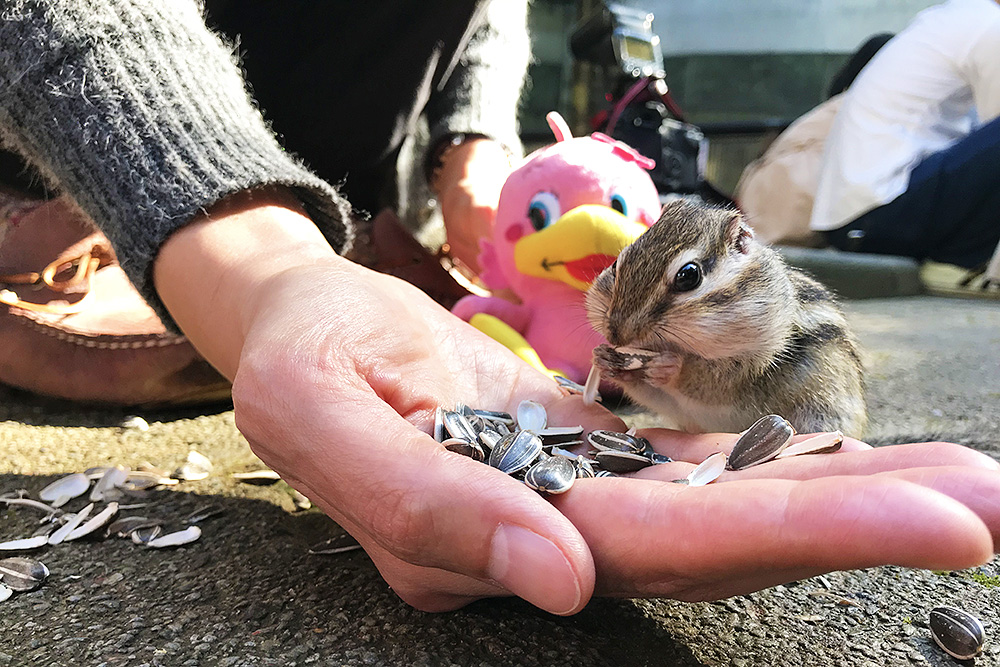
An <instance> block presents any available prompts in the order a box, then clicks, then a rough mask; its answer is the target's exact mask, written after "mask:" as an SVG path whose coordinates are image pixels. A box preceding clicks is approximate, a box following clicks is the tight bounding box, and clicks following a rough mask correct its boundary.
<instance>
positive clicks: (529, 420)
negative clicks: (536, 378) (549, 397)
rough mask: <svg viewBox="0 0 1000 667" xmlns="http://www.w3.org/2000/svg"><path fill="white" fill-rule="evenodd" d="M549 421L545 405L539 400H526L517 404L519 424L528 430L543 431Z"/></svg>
mask: <svg viewBox="0 0 1000 667" xmlns="http://www.w3.org/2000/svg"><path fill="white" fill-rule="evenodd" d="M548 423H549V416H548V413H546V411H545V406H544V405H542V404H541V403H539V402H538V401H531V400H525V401H521V402H520V403H518V405H517V425H518V426H519V427H520V428H522V429H524V430H526V431H535V432H536V433H537V432H538V431H541V430H542V429H544V428H545V427H546V426H548Z"/></svg>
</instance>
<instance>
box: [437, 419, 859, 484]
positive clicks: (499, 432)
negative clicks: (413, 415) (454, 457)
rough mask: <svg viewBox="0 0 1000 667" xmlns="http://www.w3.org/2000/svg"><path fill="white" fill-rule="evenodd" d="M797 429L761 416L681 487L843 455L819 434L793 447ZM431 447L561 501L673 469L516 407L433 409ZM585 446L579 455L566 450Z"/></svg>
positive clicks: (634, 449) (629, 444)
mask: <svg viewBox="0 0 1000 667" xmlns="http://www.w3.org/2000/svg"><path fill="white" fill-rule="evenodd" d="M794 434H795V431H794V429H793V428H792V426H791V424H789V423H788V421H787V420H785V419H784V418H782V417H781V416H779V415H766V416H764V417H761V418H760V419H759V420H758V421H757V422H755V423H754V424H753V426H751V427H750V428H749V429H747V430H746V431H745V432H744V433H743V434H742V435H741V436H740V439H739V440H738V441H737V443H736V445H735V446H734V447H733V450H732V452H731V454H730V455H729V456H728V457H727V456H726V454H725V453H723V452H717V453H715V454H712V455H711V456H709V457H708V458H707V459H705V460H704V461H703V462H702V463H701V464H699V465H698V466H696V467H695V469H694V470H692V471H691V473H690V474H689V475H688V476H687V477H686V478H684V479H678V480H674V481H675V482H676V483H679V484H686V485H688V486H703V485H705V484H709V483H711V482H713V481H715V480H716V479H717V478H718V477H719V476H720V475H721V474H722V473H723V472H724V471H725V470H743V469H745V468H749V467H750V466H754V465H758V464H761V463H765V462H767V461H771V460H774V459H781V458H786V457H789V456H797V455H801V454H819V453H830V452H835V451H837V450H838V449H840V446H841V444H842V443H843V440H844V437H843V434H841V433H840V432H831V433H822V434H819V435H816V436H814V437H812V438H808V439H806V440H803V441H801V442H799V443H796V444H794V445H792V444H791V442H792V436H793V435H794ZM434 439H435V440H437V441H438V442H440V443H441V444H442V445H444V447H445V448H446V449H448V450H449V451H452V452H455V453H457V454H462V455H464V456H468V457H470V458H472V459H475V460H476V461H481V462H483V463H487V464H489V465H490V466H492V467H494V468H497V469H499V470H501V471H503V472H505V473H507V474H509V475H512V476H513V477H515V478H516V479H520V480H522V481H523V482H524V483H525V484H526V485H528V486H529V487H531V488H532V489H534V490H536V491H538V492H539V493H543V494H557V493H565V492H566V491H568V490H569V489H570V488H571V487H572V486H573V481H574V480H576V479H579V478H582V477H613V476H615V475H620V474H627V473H632V472H637V471H639V470H642V469H643V468H646V467H649V466H652V465H657V464H662V463H670V462H671V461H672V459H670V457H667V456H664V455H662V454H659V453H657V452H656V451H655V450H654V449H653V447H652V445H651V444H650V442H649V441H648V440H647V439H646V438H644V437H642V436H640V435H638V434H636V432H635V430H634V429H630V430H629V431H627V432H625V433H619V432H617V431H608V430H603V429H598V430H594V431H590V432H589V433H584V428H583V427H582V426H550V425H549V424H548V416H547V414H546V411H545V407H544V406H542V405H541V404H540V403H537V402H535V401H531V400H525V401H521V403H520V404H519V405H518V407H517V415H516V418H515V416H513V415H511V414H509V413H507V412H494V411H490V410H479V409H475V408H471V407H469V406H468V405H465V404H461V403H460V404H458V405H457V406H455V409H453V410H447V409H443V408H438V410H437V412H436V416H435V423H434ZM585 444H586V445H589V446H590V450H589V451H588V452H587V453H586V455H584V454H577V453H574V452H572V451H570V450H569V449H568V448H569V447H575V446H579V445H585Z"/></svg>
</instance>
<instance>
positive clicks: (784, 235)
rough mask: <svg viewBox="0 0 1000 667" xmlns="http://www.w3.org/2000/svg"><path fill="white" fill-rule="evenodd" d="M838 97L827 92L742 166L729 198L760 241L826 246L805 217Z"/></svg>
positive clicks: (809, 210) (838, 101)
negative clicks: (738, 208)
mask: <svg viewBox="0 0 1000 667" xmlns="http://www.w3.org/2000/svg"><path fill="white" fill-rule="evenodd" d="M841 97H842V96H841V95H837V96H835V97H831V98H830V99H829V100H827V101H826V102H824V103H822V104H820V105H819V106H817V107H816V108H814V109H813V110H812V111H810V112H808V113H807V114H805V115H804V116H802V117H801V118H799V119H797V120H796V121H795V122H794V123H792V124H791V125H789V126H788V128H787V129H786V130H785V131H784V132H782V133H781V134H780V135H779V136H778V138H777V139H775V140H774V142H773V143H772V144H771V145H770V146H769V147H768V148H767V150H766V151H765V152H764V155H762V156H761V157H759V158H758V159H756V160H754V161H753V162H751V163H750V164H748V165H747V167H746V168H745V169H744V170H743V174H742V176H740V181H739V183H738V184H737V185H736V193H735V195H734V198H735V200H736V203H737V204H738V205H739V207H740V208H741V209H742V210H743V213H744V215H746V218H747V221H748V222H749V223H750V226H752V227H753V229H754V231H755V232H756V233H757V236H758V238H760V239H761V240H762V241H764V242H766V243H778V244H786V245H800V246H812V247H821V246H824V245H826V244H825V242H824V239H823V237H822V235H821V234H819V233H818V232H815V231H813V230H811V229H809V218H810V217H811V216H812V207H813V198H814V197H815V195H816V187H817V184H818V183H819V172H820V166H821V164H822V161H823V146H824V144H825V143H826V137H827V135H828V134H829V133H830V128H831V126H832V125H833V119H834V117H835V116H836V115H837V110H838V109H839V108H840V102H841Z"/></svg>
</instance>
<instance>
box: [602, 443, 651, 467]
mask: <svg viewBox="0 0 1000 667" xmlns="http://www.w3.org/2000/svg"><path fill="white" fill-rule="evenodd" d="M594 458H596V459H597V463H598V465H600V466H601V468H603V469H604V470H607V471H610V472H616V473H627V472H636V471H637V470H642V469H643V468H648V467H649V466H651V465H653V462H652V461H650V460H649V458H648V457H646V456H643V455H642V454H635V453H633V452H620V451H616V450H613V449H608V450H603V451H599V452H597V454H596V455H595V456H594Z"/></svg>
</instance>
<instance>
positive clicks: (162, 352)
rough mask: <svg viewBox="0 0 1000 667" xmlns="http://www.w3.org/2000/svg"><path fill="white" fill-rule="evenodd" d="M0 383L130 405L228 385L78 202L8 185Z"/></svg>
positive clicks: (0, 242) (2, 241) (0, 226)
mask: <svg viewBox="0 0 1000 667" xmlns="http://www.w3.org/2000/svg"><path fill="white" fill-rule="evenodd" d="M0 382H3V383H6V384H9V385H12V386H15V387H19V388H22V389H27V390H29V391H33V392H36V393H39V394H44V395H47V396H55V397H58V398H66V399H71V400H77V401H86V402H95V403H110V404H116V405H129V406H140V405H141V406H147V405H167V404H170V405H178V404H191V403H202V402H206V403H207V402H215V401H220V400H226V399H227V398H228V397H229V392H230V385H229V383H228V382H227V381H226V380H225V378H223V377H222V376H221V375H219V374H218V373H217V372H216V371H215V370H214V369H213V368H212V367H211V366H210V365H209V364H208V362H206V361H205V360H204V359H202V358H201V357H200V356H199V355H198V353H197V352H195V350H194V348H193V347H192V346H191V344H190V343H188V341H187V339H186V338H184V337H183V336H179V335H176V334H172V333H169V332H167V330H166V327H164V325H163V322H161V321H160V319H159V318H158V317H157V315H156V313H155V312H153V310H152V308H150V307H149V305H148V304H146V302H145V301H144V300H143V299H142V297H141V296H139V293H138V292H136V290H135V288H134V287H133V286H132V284H131V283H130V282H129V280H128V278H127V277H126V276H125V273H124V272H123V271H122V269H121V267H120V266H119V265H118V261H117V259H116V258H115V254H114V251H113V250H112V248H111V244H110V243H109V242H108V239H107V238H106V237H105V236H104V235H103V234H102V233H101V232H100V231H99V230H98V229H97V228H96V227H95V226H94V224H93V223H92V222H91V221H90V220H89V219H88V218H87V217H86V216H85V215H84V214H83V213H82V212H80V211H79V209H78V208H76V207H75V206H74V205H73V204H72V203H71V202H69V201H68V200H66V199H63V198H59V199H53V200H49V201H41V200H29V199H24V198H22V197H18V196H16V195H13V194H11V193H9V192H4V191H0Z"/></svg>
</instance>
